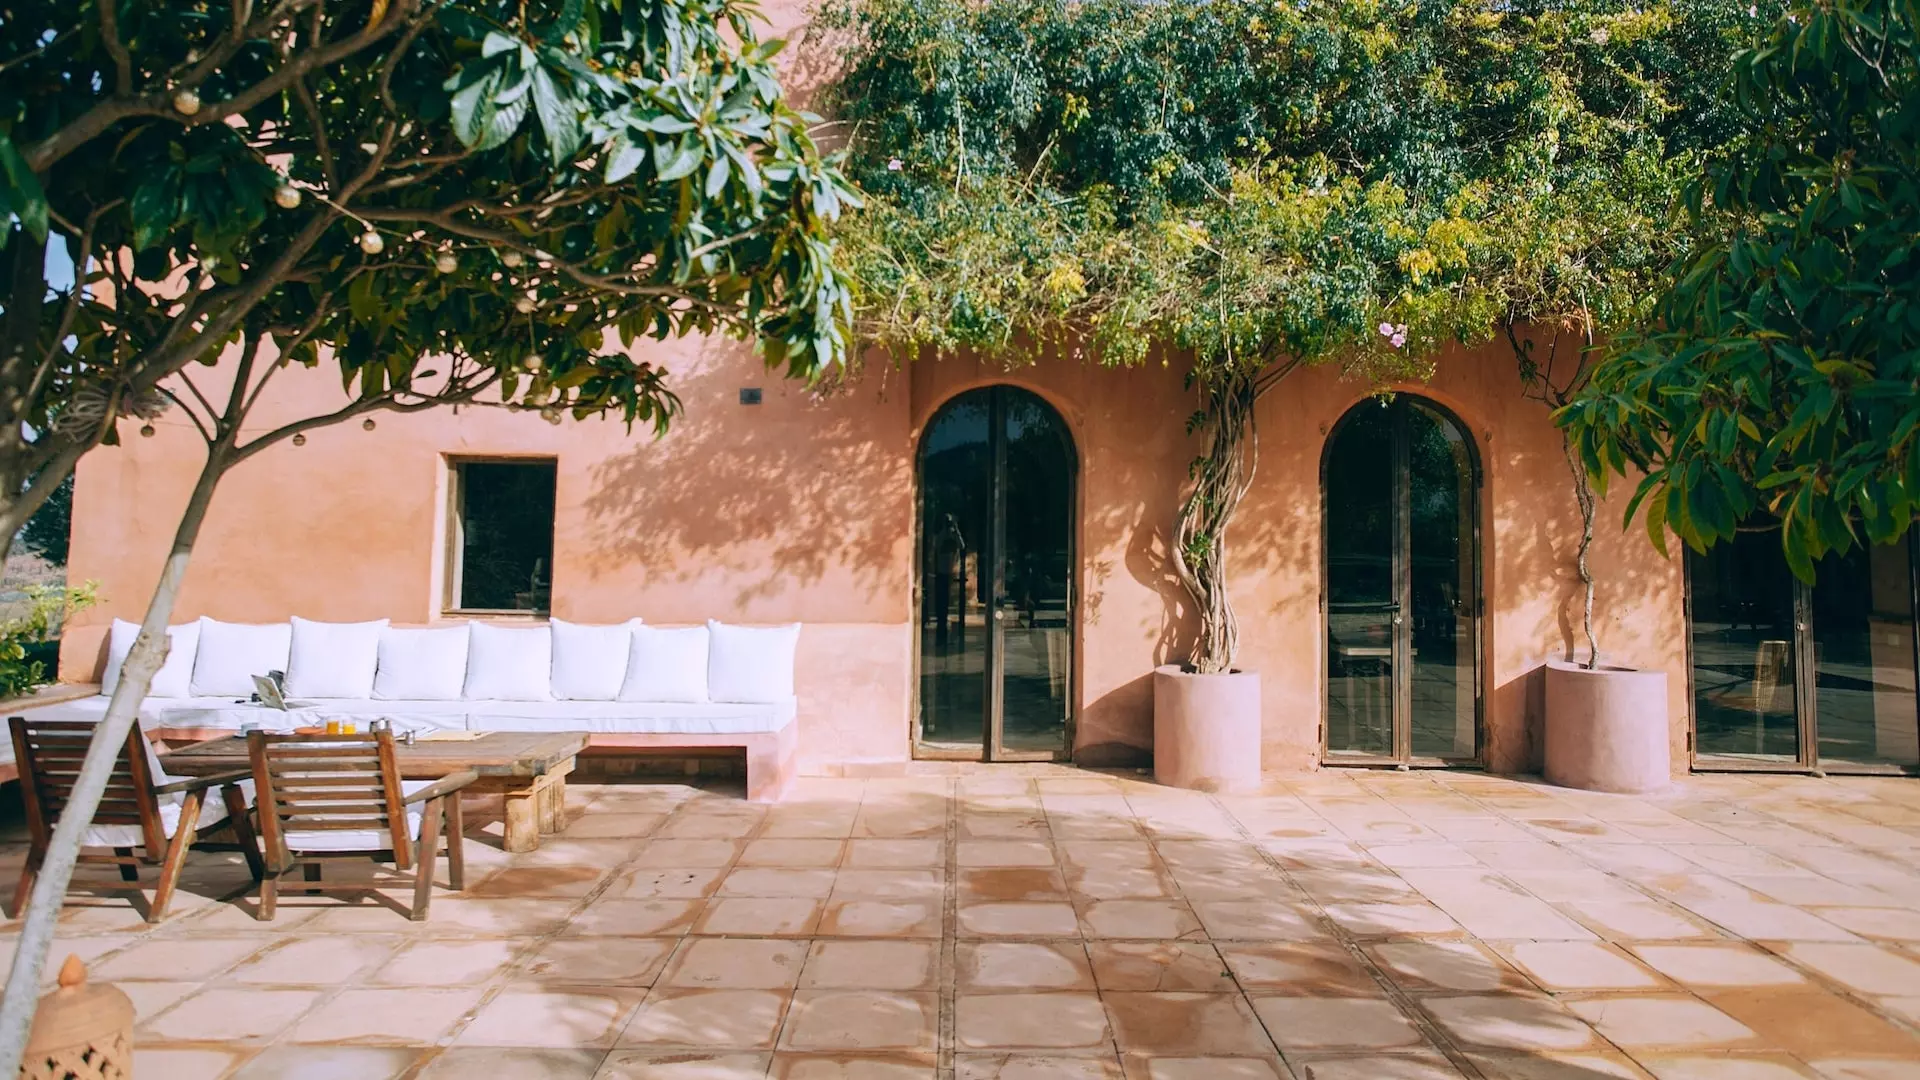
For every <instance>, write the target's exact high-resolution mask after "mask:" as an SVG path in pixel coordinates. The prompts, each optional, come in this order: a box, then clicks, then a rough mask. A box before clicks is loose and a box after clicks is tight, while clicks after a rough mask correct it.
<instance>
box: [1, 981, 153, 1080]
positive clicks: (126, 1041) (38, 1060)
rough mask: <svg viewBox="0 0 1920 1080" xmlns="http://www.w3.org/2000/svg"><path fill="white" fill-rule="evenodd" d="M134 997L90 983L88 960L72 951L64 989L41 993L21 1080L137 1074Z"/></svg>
mask: <svg viewBox="0 0 1920 1080" xmlns="http://www.w3.org/2000/svg"><path fill="white" fill-rule="evenodd" d="M132 1077H133V1002H132V1000H130V999H129V998H128V997H127V995H125V994H123V993H121V992H120V990H119V989H118V988H117V987H113V986H109V985H107V984H105V983H98V984H95V985H92V986H89V985H88V984H87V966H86V965H85V964H82V963H81V962H80V958H79V957H78V956H73V955H71V954H69V955H68V956H67V962H66V963H65V964H63V965H61V967H60V987H59V989H57V990H55V991H53V992H52V993H50V994H48V995H47V996H46V997H43V998H41V999H40V1008H39V1011H38V1012H36V1013H34V1016H33V1030H32V1031H31V1032H29V1033H28V1035H27V1048H26V1051H25V1052H24V1053H22V1054H21V1055H20V1080H132Z"/></svg>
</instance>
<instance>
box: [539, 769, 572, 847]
mask: <svg viewBox="0 0 1920 1080" xmlns="http://www.w3.org/2000/svg"><path fill="white" fill-rule="evenodd" d="M572 771H573V762H571V761H567V762H563V763H561V764H560V765H558V766H555V767H554V768H553V769H551V770H550V771H548V773H547V775H545V776H543V777H541V779H542V780H544V781H546V800H545V802H543V803H542V804H541V806H542V809H543V810H544V811H545V813H543V814H542V815H541V817H540V831H541V832H543V833H563V832H566V831H567V774H568V773H570V772H572Z"/></svg>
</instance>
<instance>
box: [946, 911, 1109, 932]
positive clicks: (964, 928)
mask: <svg viewBox="0 0 1920 1080" xmlns="http://www.w3.org/2000/svg"><path fill="white" fill-rule="evenodd" d="M960 932H961V934H962V935H968V936H974V937H1076V936H1078V935H1079V933H1080V919H1079V916H1077V915H1076V914H1074V910H1073V905H1072V904H1066V903H1006V904H961V905H960Z"/></svg>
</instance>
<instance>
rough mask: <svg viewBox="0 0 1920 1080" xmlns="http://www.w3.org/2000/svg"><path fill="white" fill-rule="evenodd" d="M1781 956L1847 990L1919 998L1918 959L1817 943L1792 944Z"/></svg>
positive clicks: (1873, 948) (1869, 948)
mask: <svg viewBox="0 0 1920 1080" xmlns="http://www.w3.org/2000/svg"><path fill="white" fill-rule="evenodd" d="M1785 955H1786V956H1787V958H1788V959H1790V960H1792V961H1794V962H1795V963H1797V964H1800V965H1802V966H1804V967H1807V968H1811V969H1812V970H1814V971H1815V972H1817V973H1819V974H1820V975H1821V976H1823V977H1825V978H1827V979H1829V980H1831V981H1833V982H1835V983H1838V984H1839V985H1841V986H1843V987H1846V988H1847V989H1849V990H1857V991H1859V992H1861V993H1863V994H1896V995H1908V996H1916V997H1920V957H1914V956H1912V955H1910V954H1909V955H1902V954H1900V953H1897V952H1894V951H1892V950H1890V949H1887V948H1885V947H1883V946H1878V945H1846V944H1825V943H1817V942H1794V943H1792V944H1790V945H1788V946H1786V948H1785Z"/></svg>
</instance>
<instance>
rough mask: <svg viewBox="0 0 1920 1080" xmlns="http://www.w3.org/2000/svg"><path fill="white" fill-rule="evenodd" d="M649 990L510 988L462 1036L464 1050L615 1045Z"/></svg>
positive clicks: (459, 1040)
mask: <svg viewBox="0 0 1920 1080" xmlns="http://www.w3.org/2000/svg"><path fill="white" fill-rule="evenodd" d="M645 993H646V991H644V990H637V989H624V988H619V987H575V986H564V987H554V988H548V987H544V986H540V985H538V984H533V983H515V984H510V985H509V986H508V987H507V989H506V990H505V991H504V992H503V993H501V994H500V995H499V996H498V997H496V998H494V999H493V1000H492V1001H490V1002H488V1003H487V1004H486V1005H484V1006H482V1007H481V1009H480V1013H479V1015H477V1016H475V1017H474V1018H473V1021H472V1022H471V1023H469V1024H468V1025H467V1026H466V1027H465V1028H463V1029H462V1030H461V1032H460V1035H459V1036H458V1038H456V1039H455V1040H454V1041H455V1044H456V1045H460V1046H528V1047H551V1048H554V1049H566V1048H569V1047H605V1046H611V1045H612V1044H613V1040H614V1036H616V1035H618V1034H619V1032H620V1029H621V1027H622V1026H623V1025H624V1024H625V1023H626V1022H627V1019H628V1018H629V1017H630V1016H632V1015H633V1011H634V1008H635V1007H636V1006H637V1005H638V1004H639V1003H640V1000H641V997H642V996H643V995H644V994H645Z"/></svg>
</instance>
